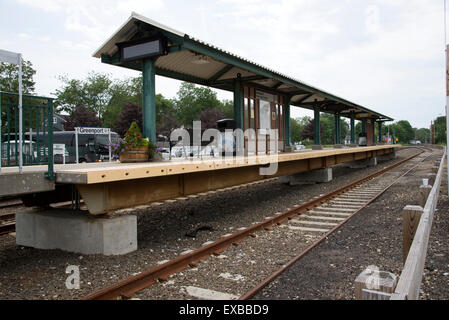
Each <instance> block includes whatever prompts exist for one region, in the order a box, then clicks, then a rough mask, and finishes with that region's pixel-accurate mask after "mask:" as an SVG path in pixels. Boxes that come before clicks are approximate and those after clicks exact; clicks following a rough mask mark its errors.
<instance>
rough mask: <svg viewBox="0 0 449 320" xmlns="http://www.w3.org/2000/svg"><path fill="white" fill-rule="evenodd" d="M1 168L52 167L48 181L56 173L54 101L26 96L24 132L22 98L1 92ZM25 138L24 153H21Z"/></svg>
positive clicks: (23, 102) (24, 101) (24, 103)
mask: <svg viewBox="0 0 449 320" xmlns="http://www.w3.org/2000/svg"><path fill="white" fill-rule="evenodd" d="M0 115H1V119H0V121H1V122H0V128H1V135H0V137H1V141H0V145H1V149H0V150H1V166H2V167H15V166H19V164H20V157H21V158H22V165H23V166H32V165H48V172H47V177H48V178H49V179H54V170H53V99H52V98H46V97H37V96H31V95H22V128H20V121H19V117H20V110H19V95H18V94H16V93H9V92H2V91H0ZM20 136H22V150H20Z"/></svg>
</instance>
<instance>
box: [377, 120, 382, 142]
mask: <svg viewBox="0 0 449 320" xmlns="http://www.w3.org/2000/svg"><path fill="white" fill-rule="evenodd" d="M377 127H378V128H377V130H378V131H379V132H377V141H379V142H382V121H378V122H377Z"/></svg>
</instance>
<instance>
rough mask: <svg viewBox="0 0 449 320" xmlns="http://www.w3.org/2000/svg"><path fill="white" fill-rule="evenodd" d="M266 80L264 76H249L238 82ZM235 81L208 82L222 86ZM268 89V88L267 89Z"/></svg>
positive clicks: (231, 79) (232, 79)
mask: <svg viewBox="0 0 449 320" xmlns="http://www.w3.org/2000/svg"><path fill="white" fill-rule="evenodd" d="M264 79H266V77H264V76H249V77H241V78H240V81H241V82H249V81H257V80H264ZM234 80H235V78H230V79H223V80H217V81H214V82H210V83H211V84H223V83H233V82H234ZM267 88H270V87H267Z"/></svg>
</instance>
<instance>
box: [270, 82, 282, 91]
mask: <svg viewBox="0 0 449 320" xmlns="http://www.w3.org/2000/svg"><path fill="white" fill-rule="evenodd" d="M282 84H283V82H282V81H279V82H278V83H276V84H275V85H274V86H272V87H271V88H272V89H274V90H276V89H279V87H280V86H282Z"/></svg>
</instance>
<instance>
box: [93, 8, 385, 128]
mask: <svg viewBox="0 0 449 320" xmlns="http://www.w3.org/2000/svg"><path fill="white" fill-rule="evenodd" d="M156 35H161V36H163V37H164V38H166V39H167V41H168V54H167V55H162V56H160V57H159V58H158V59H157V60H156V63H155V67H156V74H157V75H160V76H166V77H169V78H173V79H177V80H182V81H188V82H192V83H196V84H200V85H205V86H209V87H214V88H218V89H223V90H228V91H233V90H234V80H236V79H237V78H239V79H240V80H241V81H242V82H244V83H246V84H248V85H251V86H254V87H257V88H260V89H262V90H268V91H271V92H276V93H278V94H283V95H287V96H289V97H290V105H293V106H298V107H302V108H307V109H313V108H314V106H315V107H318V108H319V109H320V111H322V112H330V113H336V112H338V113H340V114H341V116H346V117H349V115H350V112H354V113H355V115H356V117H360V118H361V117H371V118H375V119H377V120H381V121H392V120H393V119H392V118H390V117H388V116H385V115H383V114H380V113H378V112H375V111H373V110H370V109H368V108H365V107H363V106H360V105H358V104H355V103H353V102H350V101H347V100H345V99H342V98H340V97H337V96H335V95H333V94H330V93H328V92H325V91H323V90H321V89H318V88H316V87H312V86H310V85H308V84H306V83H304V82H302V81H299V80H297V79H294V78H292V77H289V76H287V75H284V74H281V73H279V72H277V71H274V70H272V69H269V68H267V67H264V66H262V65H260V64H257V63H254V62H251V61H249V60H247V59H244V58H242V57H239V56H237V55H235V54H232V53H230V52H227V51H225V50H222V49H220V48H217V47H215V46H213V45H211V44H208V43H206V42H204V41H201V40H199V39H196V38H193V37H191V36H189V35H187V34H185V33H183V32H180V31H177V30H174V29H172V28H169V27H167V26H164V25H162V24H160V23H158V22H156V21H153V20H151V19H149V18H146V17H144V16H141V15H139V14H137V13H135V12H133V13H132V14H131V16H130V17H129V19H128V20H127V21H126V22H125V23H124V24H123V25H122V26H121V27H120V28H119V29H118V30H117V32H115V33H114V34H113V35H112V37H111V38H109V39H108V40H107V41H106V42H105V43H104V44H103V45H102V46H101V47H100V48H99V49H98V50H97V51H96V52H95V53H94V54H93V56H94V57H96V58H101V61H102V62H104V63H109V64H113V65H117V66H121V67H125V68H129V69H134V70H138V71H142V61H140V60H135V61H127V62H123V61H121V59H120V50H119V48H118V46H117V43H121V42H126V41H131V40H137V39H143V38H148V37H152V36H156Z"/></svg>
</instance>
